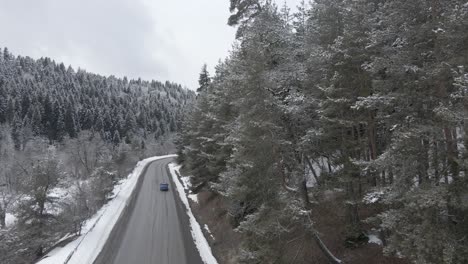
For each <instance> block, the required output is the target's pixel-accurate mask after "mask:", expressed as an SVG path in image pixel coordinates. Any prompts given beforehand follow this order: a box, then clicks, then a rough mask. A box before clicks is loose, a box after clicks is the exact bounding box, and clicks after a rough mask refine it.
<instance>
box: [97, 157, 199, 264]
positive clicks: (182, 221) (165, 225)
mask: <svg viewBox="0 0 468 264" xmlns="http://www.w3.org/2000/svg"><path fill="white" fill-rule="evenodd" d="M172 160H173V159H172V158H167V159H161V160H157V161H154V162H153V163H151V164H150V165H149V166H148V168H147V169H146V172H145V174H144V175H142V177H144V178H143V179H141V186H137V188H139V190H138V189H137V190H136V191H137V192H138V194H137V195H136V198H135V199H134V201H132V203H134V204H133V206H132V209H131V210H130V211H129V212H128V213H127V214H126V215H124V216H123V217H122V218H121V219H120V220H119V222H118V223H117V224H116V226H115V227H114V230H113V232H112V234H111V237H110V238H109V240H108V241H107V243H106V245H105V247H104V249H103V250H102V251H101V253H100V255H99V256H98V258H97V259H96V261H95V262H94V264H112V263H113V264H130V263H138V264H150V263H151V264H166V263H167V264H184V263H187V264H202V263H203V262H202V260H201V258H200V253H199V252H198V250H197V248H196V247H195V244H194V242H193V238H192V235H191V233H190V223H189V217H188V215H187V214H186V212H185V207H184V205H183V204H182V202H181V200H180V197H179V196H178V195H177V190H176V185H175V183H174V182H173V181H172V177H170V175H169V171H168V169H167V165H168V164H169V163H170V162H171V161H172ZM162 182H167V183H169V191H168V192H161V191H160V190H159V184H160V183H162Z"/></svg>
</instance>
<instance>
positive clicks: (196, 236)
mask: <svg viewBox="0 0 468 264" xmlns="http://www.w3.org/2000/svg"><path fill="white" fill-rule="evenodd" d="M179 169H180V166H177V165H176V164H174V163H171V164H169V170H170V172H171V175H172V178H173V180H174V183H175V185H176V187H177V192H178V193H179V196H180V199H181V200H182V203H183V204H184V205H185V209H186V211H187V214H188V216H189V219H190V232H191V233H192V237H193V240H194V242H195V245H196V246H197V249H198V252H200V256H201V259H202V260H203V262H204V263H205V264H218V261H217V260H216V258H215V257H214V256H213V253H212V252H211V248H210V245H209V244H208V241H207V240H206V238H205V236H204V235H203V231H202V228H201V227H200V224H199V223H198V222H197V220H196V219H195V216H194V215H193V213H192V210H191V209H190V204H189V201H188V198H187V195H186V193H185V188H184V186H183V185H182V183H181V182H180V180H179V178H178V176H177V174H180V173H178V172H179ZM176 172H177V173H176ZM184 182H185V181H184Z"/></svg>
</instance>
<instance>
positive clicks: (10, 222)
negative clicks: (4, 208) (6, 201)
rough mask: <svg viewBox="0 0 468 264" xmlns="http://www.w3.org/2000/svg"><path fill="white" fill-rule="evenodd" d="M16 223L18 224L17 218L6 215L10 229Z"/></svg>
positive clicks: (6, 222) (7, 225) (6, 221)
mask: <svg viewBox="0 0 468 264" xmlns="http://www.w3.org/2000/svg"><path fill="white" fill-rule="evenodd" d="M15 222H16V216H14V215H13V214H10V213H6V215H5V224H6V227H10V226H12V225H14V224H15Z"/></svg>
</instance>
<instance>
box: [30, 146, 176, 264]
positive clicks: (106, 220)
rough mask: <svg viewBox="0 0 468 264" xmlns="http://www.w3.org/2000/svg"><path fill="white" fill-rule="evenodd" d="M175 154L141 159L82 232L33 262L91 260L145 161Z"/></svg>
mask: <svg viewBox="0 0 468 264" xmlns="http://www.w3.org/2000/svg"><path fill="white" fill-rule="evenodd" d="M175 156H176V155H166V156H159V157H152V158H148V159H144V160H141V161H140V162H138V164H137V165H136V167H135V169H133V171H132V173H130V174H129V175H128V177H127V178H126V179H125V180H123V181H121V182H120V183H119V184H118V185H116V186H115V187H114V194H115V197H114V199H112V200H111V201H110V202H108V203H107V204H106V205H104V206H103V207H102V208H101V209H100V210H99V211H98V212H97V213H96V214H95V215H94V216H93V217H92V218H91V219H89V220H88V221H86V222H85V223H84V225H83V229H82V232H83V234H82V235H81V236H79V237H78V238H77V239H75V240H74V241H72V242H70V243H68V244H67V245H65V246H64V247H61V248H60V247H59V248H55V249H54V250H52V251H51V252H49V253H48V254H47V255H46V256H45V257H44V258H43V259H42V260H41V261H39V262H38V263H37V264H64V263H67V264H91V263H93V262H94V260H95V259H96V257H97V256H98V255H99V253H100V252H101V250H102V248H103V247H104V245H105V243H106V241H107V238H108V237H109V235H110V233H111V231H112V229H113V227H114V225H115V224H116V223H117V220H118V219H119V218H120V216H121V215H122V213H123V212H124V209H125V207H126V205H127V202H128V199H129V198H130V196H131V195H132V193H133V190H134V189H135V187H136V185H137V182H138V179H139V178H140V176H141V174H142V172H143V170H144V169H145V167H146V165H148V164H149V163H151V162H153V161H156V160H159V159H165V158H172V157H175Z"/></svg>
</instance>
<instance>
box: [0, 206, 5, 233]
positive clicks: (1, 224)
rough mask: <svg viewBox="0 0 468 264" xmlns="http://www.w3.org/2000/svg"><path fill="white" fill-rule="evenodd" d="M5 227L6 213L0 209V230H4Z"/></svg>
mask: <svg viewBox="0 0 468 264" xmlns="http://www.w3.org/2000/svg"><path fill="white" fill-rule="evenodd" d="M5 227H6V211H5V210H4V209H3V208H2V207H0V228H2V229H4V228H5Z"/></svg>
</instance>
